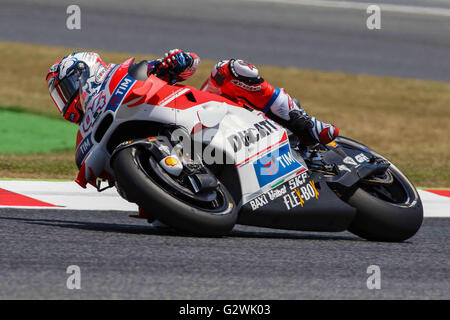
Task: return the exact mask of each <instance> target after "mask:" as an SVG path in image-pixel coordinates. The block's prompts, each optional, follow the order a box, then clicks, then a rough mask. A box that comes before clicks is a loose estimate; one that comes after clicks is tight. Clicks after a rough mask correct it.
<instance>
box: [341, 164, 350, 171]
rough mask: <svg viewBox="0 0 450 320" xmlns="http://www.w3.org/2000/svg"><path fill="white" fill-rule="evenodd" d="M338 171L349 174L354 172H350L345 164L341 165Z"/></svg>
mask: <svg viewBox="0 0 450 320" xmlns="http://www.w3.org/2000/svg"><path fill="white" fill-rule="evenodd" d="M338 169H339V170H340V171H348V172H352V170H350V169H349V168H348V167H347V166H346V165H345V164H340V165H338Z"/></svg>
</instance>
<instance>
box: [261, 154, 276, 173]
mask: <svg viewBox="0 0 450 320" xmlns="http://www.w3.org/2000/svg"><path fill="white" fill-rule="evenodd" d="M260 161H261V164H262V165H263V166H264V168H261V170H262V172H261V175H267V176H271V175H274V174H275V173H277V172H278V162H277V161H276V159H275V157H274V156H271V157H264V158H261V159H260Z"/></svg>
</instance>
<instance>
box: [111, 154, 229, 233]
mask: <svg viewBox="0 0 450 320" xmlns="http://www.w3.org/2000/svg"><path fill="white" fill-rule="evenodd" d="M151 160H153V159H149V156H148V155H146V154H145V153H144V152H141V151H140V150H139V149H137V148H136V147H129V148H125V149H122V150H120V151H119V152H118V153H117V154H116V155H115V156H114V159H113V161H112V168H113V170H114V174H115V177H116V181H117V184H118V185H119V186H120V189H121V190H122V191H123V192H124V193H125V195H126V197H127V198H128V199H129V200H130V201H132V202H135V203H136V204H138V205H139V207H140V208H142V209H143V210H144V211H146V212H148V213H149V214H151V216H152V217H154V218H155V219H157V220H159V221H161V222H162V223H164V224H166V225H169V226H171V227H173V228H175V229H177V230H179V231H182V232H188V233H192V234H197V235H206V236H222V235H227V234H228V233H229V232H230V231H231V230H232V228H233V227H234V225H235V223H236V220H237V210H236V205H235V203H234V200H233V198H232V196H231V195H230V193H229V192H228V190H227V189H226V188H225V186H223V185H222V184H220V183H219V185H218V187H217V190H216V193H217V197H216V199H215V200H214V201H216V203H215V205H214V206H212V205H210V204H207V203H205V204H204V205H201V204H199V203H198V202H197V203H196V202H195V201H189V199H187V198H186V197H180V196H177V193H176V192H173V191H174V190H171V189H170V188H169V187H168V186H167V185H164V184H163V183H161V181H158V179H155V178H154V177H155V174H156V173H155V172H150V171H151V169H150V167H149V166H146V165H143V163H144V162H145V161H151ZM153 163H155V162H154V160H153Z"/></svg>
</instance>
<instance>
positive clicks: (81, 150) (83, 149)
mask: <svg viewBox="0 0 450 320" xmlns="http://www.w3.org/2000/svg"><path fill="white" fill-rule="evenodd" d="M93 145H94V144H93V143H92V139H91V133H90V134H88V135H87V136H86V138H84V139H83V140H82V141H81V142H80V144H79V145H78V148H77V151H76V153H75V161H76V163H77V166H78V168H79V167H81V164H82V163H83V161H84V158H86V155H87V154H88V152H89V151H90V150H91V149H92V147H93Z"/></svg>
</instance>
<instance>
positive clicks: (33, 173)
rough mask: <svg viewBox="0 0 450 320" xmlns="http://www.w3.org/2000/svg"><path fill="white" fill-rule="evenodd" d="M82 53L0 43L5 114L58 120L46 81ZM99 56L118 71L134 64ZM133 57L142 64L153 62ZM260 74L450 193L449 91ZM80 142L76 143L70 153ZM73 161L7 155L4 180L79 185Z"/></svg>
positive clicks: (293, 71)
mask: <svg viewBox="0 0 450 320" xmlns="http://www.w3.org/2000/svg"><path fill="white" fill-rule="evenodd" d="M188 49H194V51H195V48H188ZM75 50H76V51H80V50H95V48H62V47H49V46H39V45H28V44H19V43H12V42H0V59H1V61H2V63H1V64H0V73H1V74H2V77H0V108H4V107H7V106H21V109H22V110H26V111H27V112H31V113H34V114H41V115H46V116H48V117H51V118H54V119H56V118H58V117H59V113H58V111H57V110H56V107H55V106H54V105H53V103H52V102H51V99H50V97H49V94H48V90H47V85H46V82H45V75H46V74H47V72H48V69H49V67H50V66H51V65H52V64H53V63H54V62H55V61H56V60H57V59H59V58H61V57H62V56H64V55H66V54H67V53H69V52H72V51H75ZM98 53H99V54H100V55H101V56H102V58H103V59H104V60H105V61H107V62H114V63H120V62H122V61H124V60H126V59H127V58H129V57H130V56H133V54H131V53H118V52H105V51H98ZM155 54H162V53H155ZM134 56H135V57H136V59H138V60H139V59H144V58H147V59H149V58H151V57H149V56H143V55H134ZM30 57H32V58H30ZM275 58H276V57H274V59H275ZM250 62H251V61H250ZM213 65H214V62H213V61H202V63H201V64H200V67H199V69H198V70H197V73H196V74H195V75H194V76H193V77H192V78H191V79H190V80H188V81H187V82H186V83H185V84H188V85H192V86H195V87H197V88H198V87H199V86H200V85H201V84H202V83H203V81H204V80H205V79H206V78H207V77H208V76H209V74H210V72H211V68H212V66H213ZM24 70H26V75H24ZM259 70H260V73H261V75H262V76H263V77H264V78H265V79H267V80H268V81H269V82H270V83H271V84H272V85H274V86H278V87H282V88H285V89H286V90H287V91H288V92H289V93H290V94H291V95H292V96H294V97H297V98H298V99H299V100H300V102H301V103H302V106H303V107H304V108H305V109H306V111H307V112H308V113H309V114H311V115H314V116H317V117H318V118H319V119H321V120H323V121H326V122H331V123H333V124H335V125H337V126H338V127H339V129H340V133H341V135H343V136H347V137H350V138H353V139H355V140H358V141H360V142H362V143H364V144H366V145H368V146H369V147H372V148H373V149H375V150H376V151H378V152H379V153H381V154H382V155H384V156H386V157H387V158H388V159H390V160H391V161H392V162H393V163H394V164H395V165H396V166H397V167H399V168H400V170H402V171H403V172H404V173H405V174H406V175H407V176H408V177H409V178H410V179H411V180H412V181H413V183H415V184H416V185H419V186H423V187H447V188H448V187H450V138H449V136H448V134H447V132H448V129H449V123H450V83H446V82H437V81H425V80H417V79H402V78H393V77H379V76H370V75H362V74H346V73H340V72H323V71H317V70H302V69H297V68H280V67H275V66H267V65H265V66H259ZM69 125H70V124H69ZM1 139H4V137H3V135H0V140H1ZM16 139H19V138H18V137H17V138H16ZM36 139H38V136H36ZM41 139H42V137H41ZM46 139H47V138H45V139H42V140H46ZM74 140H75V135H73V138H71V139H70V140H69V141H68V143H69V145H70V144H71V143H73V141H74ZM61 150H62V149H61ZM73 159H74V153H73V151H72V152H64V151H61V152H56V153H50V154H47V155H42V154H41V155H39V154H28V155H18V154H8V155H6V154H1V151H0V178H2V177H3V178H5V177H8V178H15V177H21V178H27V177H29V178H46V179H47V178H68V179H73V178H74V177H75V176H76V173H77V170H76V167H75V164H74V160H73Z"/></svg>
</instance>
